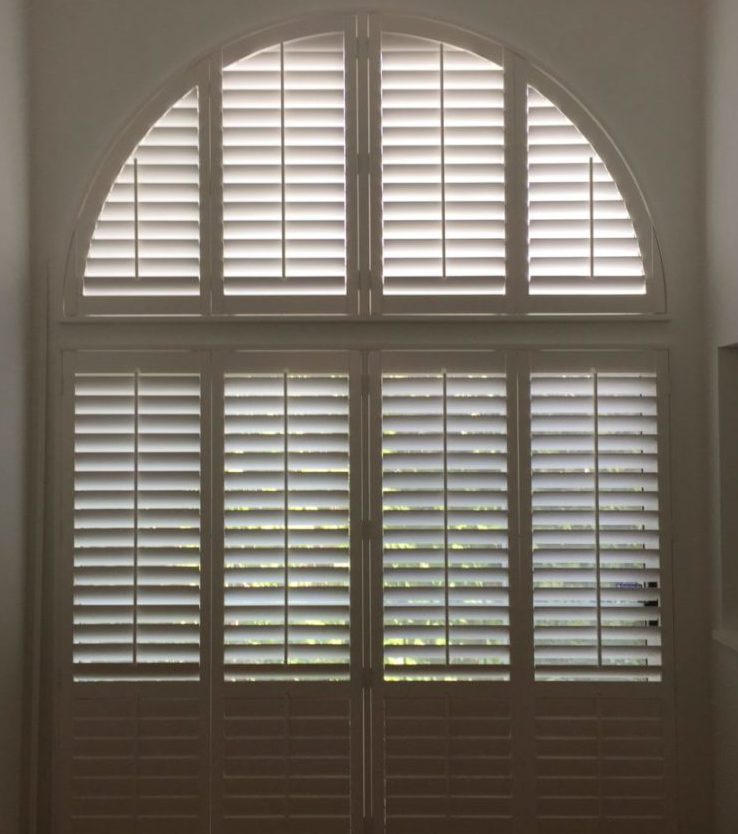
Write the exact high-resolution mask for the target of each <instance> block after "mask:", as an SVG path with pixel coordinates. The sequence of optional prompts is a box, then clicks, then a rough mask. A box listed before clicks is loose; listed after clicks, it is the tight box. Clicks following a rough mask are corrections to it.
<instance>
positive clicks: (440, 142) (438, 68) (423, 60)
mask: <svg viewBox="0 0 738 834" xmlns="http://www.w3.org/2000/svg"><path fill="white" fill-rule="evenodd" d="M381 95H382V147H381V153H382V220H383V222H382V236H383V280H384V290H383V291H384V293H385V294H386V295H411V296H412V295H415V296H423V295H427V294H435V295H438V294H441V295H489V294H501V293H503V292H504V288H505V198H504V184H505V171H504V103H503V98H504V74H503V71H502V68H501V67H500V66H498V65H496V64H494V63H492V62H491V61H488V60H486V59H484V58H481V57H479V56H478V55H474V54H473V53H471V52H468V51H466V50H463V49H458V48H456V47H453V46H449V45H448V44H442V43H439V42H437V41H432V40H427V39H425V38H418V37H413V36H410V35H400V34H395V33H386V32H385V33H384V34H383V35H382V46H381Z"/></svg>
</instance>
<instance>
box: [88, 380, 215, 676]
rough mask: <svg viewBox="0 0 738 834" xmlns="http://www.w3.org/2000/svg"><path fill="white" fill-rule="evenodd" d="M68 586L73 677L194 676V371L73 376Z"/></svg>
mask: <svg viewBox="0 0 738 834" xmlns="http://www.w3.org/2000/svg"><path fill="white" fill-rule="evenodd" d="M73 583H74V617H73V620H74V664H75V678H76V679H77V680H84V679H95V678H118V677H125V678H133V679H137V680H140V679H145V678H150V677H154V678H155V677H157V676H160V675H164V676H165V677H167V678H170V679H171V678H172V677H175V678H176V677H180V676H183V677H191V676H195V677H196V676H197V667H198V664H199V661H200V636H199V632H200V379H199V376H198V375H197V374H159V373H145V372H141V371H135V372H130V373H78V374H76V376H75V391H74V565H73Z"/></svg>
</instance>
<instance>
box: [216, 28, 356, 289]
mask: <svg viewBox="0 0 738 834" xmlns="http://www.w3.org/2000/svg"><path fill="white" fill-rule="evenodd" d="M344 62H345V59H344V42H343V33H341V32H334V33H329V34H324V35H313V36H310V37H307V38H301V39H299V40H295V41H288V42H285V43H281V44H277V45H276V46H273V47H270V48H269V49H265V50H263V51H261V52H257V53H256V54H254V55H249V56H248V57H246V58H243V59H242V60H240V61H236V62H235V63H232V64H230V65H229V66H226V67H224V68H223V280H224V292H225V294H226V295H230V296H233V295H236V296H238V295H241V296H244V295H245V296H326V295H332V296H341V295H345V293H346V102H345V90H346V80H345V77H344Z"/></svg>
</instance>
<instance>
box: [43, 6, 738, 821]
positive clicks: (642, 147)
mask: <svg viewBox="0 0 738 834" xmlns="http://www.w3.org/2000/svg"><path fill="white" fill-rule="evenodd" d="M732 3H734V0H726V2H725V4H724V5H726V6H728V5H731V4H732ZM359 5H362V4H361V3H360V2H357V0H209V2H205V0H104V2H103V0H36V10H35V22H34V42H33V45H34V48H33V75H34V79H35V81H34V145H33V162H34V192H33V200H34V231H35V232H37V236H36V237H35V238H34V273H35V275H37V276H38V275H41V274H42V273H43V271H44V269H45V268H46V267H47V266H48V268H49V272H50V276H51V279H52V281H53V282H55V283H57V284H58V283H60V282H61V279H62V275H63V268H64V258H65V255H66V251H67V248H68V245H69V238H70V234H71V230H72V228H73V223H74V216H75V213H76V211H77V209H78V207H79V205H80V202H81V199H82V195H83V192H84V190H85V188H86V187H87V185H88V183H89V181H90V178H91V177H92V176H93V173H94V171H95V168H96V166H97V165H98V163H99V162H100V160H101V158H102V157H103V154H104V152H105V150H106V148H107V147H108V145H109V143H111V142H112V141H113V139H114V138H115V136H116V135H117V133H118V132H119V130H120V128H121V126H122V125H124V124H125V123H126V121H127V119H128V117H129V115H130V114H131V113H132V112H133V111H134V110H135V109H136V108H137V107H138V106H139V104H140V103H142V101H144V100H145V99H146V97H147V96H148V95H149V94H151V93H152V92H153V91H154V90H155V89H156V88H157V87H158V86H159V85H160V84H161V83H162V82H163V81H164V80H165V79H166V78H167V77H168V76H170V75H171V74H172V73H174V72H175V71H176V70H177V69H178V68H180V67H182V66H184V65H186V64H187V63H189V62H190V61H191V60H192V59H193V58H195V57H197V56H198V55H200V54H202V53H204V52H206V51H208V50H209V49H211V48H213V47H214V46H216V45H217V44H218V43H221V42H224V41H228V40H230V39H233V38H235V37H236V36H237V35H238V34H240V33H245V32H247V31H250V30H253V29H257V28H260V27H261V26H263V25H266V24H269V23H273V22H278V21H280V20H284V19H286V18H289V17H292V16H295V15H296V14H305V13H308V12H309V11H311V10H313V9H320V10H325V9H326V8H333V9H354V8H356V7H358V6H359ZM388 5H390V6H391V8H392V9H393V10H395V11H397V10H405V11H409V12H413V13H417V14H424V15H427V16H436V17H439V18H442V19H446V20H449V21H450V22H452V23H457V24H459V25H462V26H465V27H468V28H471V29H474V30H477V31H479V32H482V33H485V34H488V35H490V36H492V37H496V38H498V39H500V40H502V41H505V42H507V43H509V44H511V45H512V46H515V47H517V48H518V49H519V50H520V51H522V52H524V53H526V54H527V55H529V56H534V57H535V59H536V60H537V62H538V63H539V64H541V65H543V66H544V67H546V68H548V69H550V70H551V71H552V72H553V73H554V74H555V75H556V76H558V77H559V79H560V80H561V81H563V82H564V83H565V84H566V86H568V87H569V89H570V90H572V91H573V92H575V93H576V94H578V95H579V97H580V98H581V99H582V100H583V101H584V102H585V103H587V104H588V105H589V106H590V107H591V109H592V110H593V111H594V113H595V114H596V115H597V116H598V117H599V118H600V119H601V121H602V122H603V123H604V125H605V127H606V128H608V129H609V130H610V132H611V133H612V135H613V136H614V138H615V140H616V142H617V143H618V144H619V146H620V147H621V149H622V150H623V152H624V154H625V156H626V158H627V159H628V160H629V162H630V163H631V165H632V167H633V169H634V171H635V174H636V176H637V177H638V179H639V180H640V182H641V185H642V186H643V189H644V191H645V194H646V198H647V200H648V201H649V202H650V205H651V207H652V209H653V213H654V219H655V224H656V228H657V230H658V233H659V237H660V242H661V246H662V249H663V254H664V261H665V268H666V273H667V278H668V304H669V310H670V319H669V320H668V321H666V322H662V323H649V324H645V325H639V326H634V325H621V324H603V325H599V326H598V327H597V328H591V329H590V330H589V331H588V332H592V333H593V334H594V335H593V339H595V340H597V342H598V343H606V342H607V341H608V340H610V341H611V342H612V341H616V340H617V339H618V338H619V336H620V335H622V334H623V333H625V332H630V333H632V332H633V330H634V328H636V329H637V331H638V333H639V336H640V338H641V339H642V341H643V342H644V343H647V344H658V345H666V346H668V347H669V348H670V350H671V368H672V412H673V413H672V444H673V448H674V450H675V454H674V462H673V469H672V475H673V481H674V489H673V496H672V498H673V517H674V527H673V534H674V567H675V603H676V641H677V642H676V646H677V648H676V669H677V691H678V729H679V748H678V749H679V765H680V773H679V779H680V789H679V791H678V793H679V798H680V817H681V831H682V832H684V834H688V833H689V834H692V832H693V834H706V832H709V831H710V830H711V807H712V806H711V795H710V789H711V784H710V775H711V758H710V757H711V749H710V734H709V731H707V729H708V728H709V726H710V715H709V711H708V706H709V687H708V686H707V684H706V682H707V681H709V651H708V648H709V645H710V643H709V626H710V622H709V619H710V618H709V606H708V598H709V597H708V595H709V558H708V553H707V549H706V547H705V540H706V531H707V522H706V517H707V504H706V498H705V490H704V489H703V488H702V487H703V485H704V484H705V483H706V462H705V457H706V456H705V446H706V435H705V425H706V409H705V406H704V402H705V397H704V394H705V390H706V383H705V374H704V360H705V357H704V351H703V337H704V331H703V324H704V320H703V317H704V290H705V281H704V264H703V257H702V255H703V251H704V249H703V242H704V241H703V202H702V176H703V154H704V142H703V131H702V124H701V106H702V105H701V93H702V82H703V77H702V75H703V69H702V61H703V54H702V31H701V27H702V19H701V18H702V10H703V7H704V4H703V3H702V2H700V0H648V2H644V0H454V2H453V3H450V2H448V0H395V2H393V3H392V4H388ZM736 110H738V108H736ZM735 238H736V239H738V235H735ZM547 332H548V333H549V334H553V336H552V338H553V339H555V340H564V341H565V340H566V339H567V330H566V329H560V328H559V329H558V330H557V328H556V327H552V328H550V329H549V330H548V331H547Z"/></svg>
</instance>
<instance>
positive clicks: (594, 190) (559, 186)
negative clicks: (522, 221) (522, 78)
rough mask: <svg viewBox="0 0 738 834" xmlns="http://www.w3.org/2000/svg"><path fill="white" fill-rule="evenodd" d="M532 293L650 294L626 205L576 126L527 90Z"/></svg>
mask: <svg viewBox="0 0 738 834" xmlns="http://www.w3.org/2000/svg"><path fill="white" fill-rule="evenodd" d="M528 246H529V291H530V293H531V294H534V295H638V294H644V293H645V292H646V278H645V272H644V267H643V259H642V256H641V251H640V246H639V243H638V239H637V237H636V233H635V230H634V228H633V221H632V220H631V217H630V212H629V211H628V207H627V206H626V204H625V201H624V200H623V197H622V195H621V193H620V191H619V189H618V186H617V185H616V183H615V181H614V180H613V178H612V176H611V175H610V172H609V171H608V170H607V167H606V166H605V163H604V162H603V161H602V159H600V157H599V156H598V155H597V153H596V152H595V150H594V148H593V147H592V145H591V144H590V143H589V142H588V141H587V139H585V137H584V136H583V135H582V133H581V132H580V131H579V129H578V128H577V127H575V125H574V124H573V123H572V122H571V121H570V120H569V119H568V118H567V117H566V116H565V115H564V114H563V113H562V112H561V111H560V110H559V109H558V108H557V107H556V106H555V105H554V104H553V103H552V102H551V101H549V100H548V99H547V98H546V97H545V96H543V95H541V93H539V92H538V91H537V90H535V89H534V88H533V87H528Z"/></svg>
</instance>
